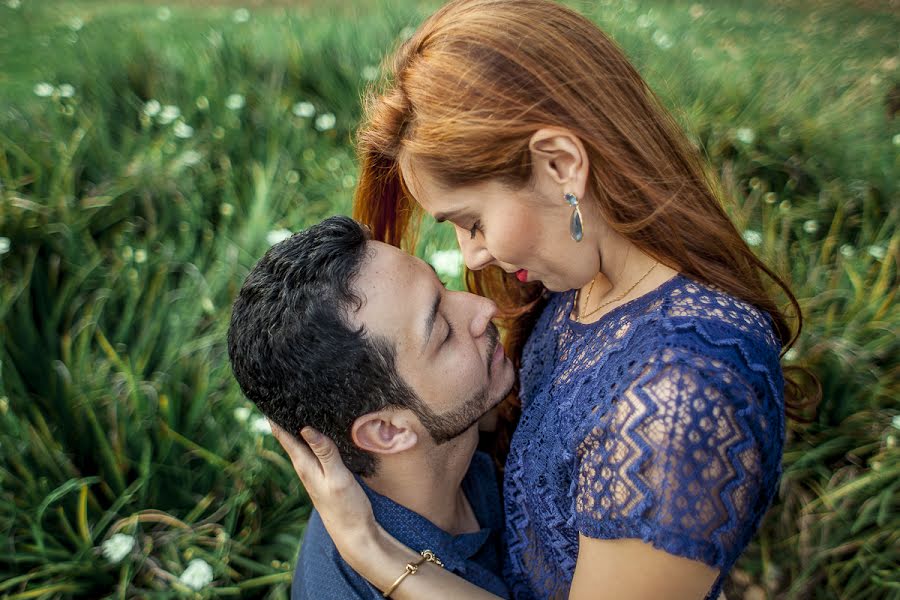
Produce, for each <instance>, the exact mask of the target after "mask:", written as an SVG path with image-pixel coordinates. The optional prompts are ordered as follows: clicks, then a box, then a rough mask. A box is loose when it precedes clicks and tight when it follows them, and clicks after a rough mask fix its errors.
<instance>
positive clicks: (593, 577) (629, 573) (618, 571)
mask: <svg viewBox="0 0 900 600" xmlns="http://www.w3.org/2000/svg"><path fill="white" fill-rule="evenodd" d="M578 544H579V546H578V561H577V562H576V563H575V578H574V579H573V580H572V588H571V591H570V592H569V599H570V600H588V599H590V600H613V599H615V600H620V599H621V600H656V599H657V598H667V599H671V600H702V599H703V598H705V597H706V594H707V593H708V592H709V589H710V588H711V587H712V585H713V583H714V582H715V580H716V577H717V576H718V574H719V571H718V569H714V568H712V567H710V566H708V565H706V564H704V563H702V562H699V561H696V560H690V559H688V558H683V557H681V556H675V555H674V554H669V553H668V552H664V551H662V550H658V549H656V548H654V547H653V546H652V545H650V544H648V543H646V542H643V541H641V540H635V539H621V540H598V539H594V538H589V537H586V536H584V535H581V536H579V539H578Z"/></svg>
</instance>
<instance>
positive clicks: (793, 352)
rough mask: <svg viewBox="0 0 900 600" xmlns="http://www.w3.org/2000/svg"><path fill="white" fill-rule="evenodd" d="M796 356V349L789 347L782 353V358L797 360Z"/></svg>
mask: <svg viewBox="0 0 900 600" xmlns="http://www.w3.org/2000/svg"><path fill="white" fill-rule="evenodd" d="M797 356H798V353H797V349H796V348H791V349H790V350H788V351H787V352H785V353H784V360H797Z"/></svg>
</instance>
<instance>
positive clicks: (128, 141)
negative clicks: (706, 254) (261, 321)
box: [0, 1, 900, 599]
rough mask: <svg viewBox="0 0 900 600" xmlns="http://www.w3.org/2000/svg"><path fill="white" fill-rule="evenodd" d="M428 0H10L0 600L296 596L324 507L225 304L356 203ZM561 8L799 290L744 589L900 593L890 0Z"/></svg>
mask: <svg viewBox="0 0 900 600" xmlns="http://www.w3.org/2000/svg"><path fill="white" fill-rule="evenodd" d="M433 6H434V4H430V5H427V6H423V7H419V6H416V5H414V3H411V2H410V3H404V4H401V5H400V6H399V8H398V7H397V6H393V7H387V6H375V7H367V8H356V9H355V8H353V5H348V4H345V3H337V2H335V3H331V4H329V5H328V6H326V7H325V8H324V9H319V10H312V9H291V10H287V9H285V8H284V7H282V6H274V7H271V8H267V9H260V10H251V11H248V12H247V13H246V14H244V13H238V12H237V8H238V7H235V6H233V5H226V6H219V7H210V8H204V9H196V8H188V7H186V6H184V5H172V6H170V7H165V8H166V10H167V11H168V12H161V9H162V8H164V7H161V6H160V5H155V4H154V5H150V6H145V5H139V4H133V5H129V4H115V5H112V4H109V3H103V2H96V1H82V2H75V3H71V4H62V5H60V4H56V3H49V2H39V1H33V2H25V3H23V4H22V5H21V6H20V7H19V8H16V9H12V8H9V6H8V5H7V4H0V36H2V39H3V42H4V43H3V44H0V236H2V237H3V238H6V239H8V240H9V242H8V246H9V247H8V250H7V251H6V252H2V250H3V248H4V247H5V245H6V243H5V242H3V240H0V540H2V543H0V597H3V598H39V597H47V598H50V597H91V598H94V597H121V598H126V597H129V598H130V597H152V598H155V597H160V598H162V597H173V596H179V595H190V594H199V595H200V596H202V597H220V596H223V597H224V596H237V597H271V598H285V597H287V593H288V585H289V581H290V575H291V564H292V562H293V559H294V556H295V553H296V549H297V539H298V538H299V536H300V534H301V533H302V531H303V527H304V523H305V520H306V518H307V516H308V513H309V510H310V505H309V502H308V500H307V499H306V497H305V495H304V493H303V491H302V489H301V488H300V486H299V485H298V484H297V482H296V478H295V476H294V475H293V472H292V470H291V468H290V465H289V464H288V463H287V461H286V460H285V459H284V458H283V457H282V455H281V454H280V452H279V451H278V448H277V445H276V444H275V443H274V442H273V440H272V439H271V437H270V436H268V435H266V433H265V432H264V431H263V430H260V429H258V428H257V422H256V417H257V415H255V413H252V412H249V413H248V411H247V409H248V405H247V404H246V403H245V401H244V400H243V399H242V398H241V396H240V393H239V391H238V389H237V387H236V385H235V384H234V382H233V381H232V378H231V375H230V372H229V369H228V365H227V357H226V353H225V348H224V334H225V330H226V327H227V322H228V317H229V308H230V303H231V300H232V298H233V297H234V295H235V293H236V291H237V288H238V285H239V284H240V282H241V280H242V278H243V276H244V275H245V274H246V272H247V270H248V269H249V267H250V266H251V265H252V264H253V263H254V262H255V260H256V259H257V258H258V257H259V256H260V255H261V254H262V253H263V252H264V251H265V249H266V248H267V247H268V244H269V238H270V236H271V234H272V233H273V232H274V233H276V234H277V232H278V231H279V230H281V229H283V228H287V229H291V230H296V229H299V228H302V227H304V226H306V225H308V224H310V223H313V222H315V221H317V220H319V219H320V218H322V217H324V216H326V215H328V214H332V213H334V212H347V211H348V210H349V208H350V198H351V194H352V189H353V186H354V185H355V174H356V173H355V164H354V162H353V149H352V144H351V135H352V131H353V129H354V127H355V124H356V121H357V120H358V117H359V95H360V93H361V90H362V89H363V88H364V86H365V85H367V80H368V79H370V78H371V77H372V76H373V70H372V67H373V66H374V65H377V64H378V63H379V61H380V59H381V56H382V55H383V54H384V53H385V52H387V51H388V50H389V49H390V48H391V47H392V46H393V44H394V43H395V42H396V40H397V39H398V38H399V37H401V36H402V35H404V28H406V27H409V26H411V25H415V24H416V23H417V22H418V21H419V20H420V19H421V18H422V17H423V16H424V14H427V13H428V12H429V11H430V9H431V8H433ZM576 6H577V7H578V8H581V9H582V10H583V11H584V12H585V13H587V14H589V15H590V16H591V17H592V18H594V19H596V20H597V21H598V22H599V23H600V24H601V25H602V26H603V27H604V28H605V29H606V30H608V31H609V32H610V33H611V34H612V35H613V37H614V38H615V39H617V40H618V41H619V42H620V43H621V44H622V45H623V47H624V48H625V50H626V52H627V53H628V54H629V55H630V56H631V57H632V58H633V59H634V60H635V62H636V63H637V64H638V66H639V67H640V68H641V70H642V72H644V73H645V74H646V75H647V78H648V80H649V81H650V83H651V86H652V87H654V88H655V89H656V90H657V91H658V92H659V94H660V96H661V97H662V99H663V101H664V103H666V104H667V105H668V106H670V107H672V108H673V110H674V112H675V113H676V115H677V116H678V118H679V119H680V120H681V121H682V122H683V123H684V125H685V126H686V128H687V129H688V131H689V133H690V135H691V136H692V138H693V139H694V140H695V142H696V144H697V145H698V147H700V148H701V150H702V151H703V152H705V153H706V154H707V155H708V157H709V159H710V161H711V163H712V165H713V167H714V168H715V169H716V171H717V172H718V173H719V174H720V176H721V178H722V181H723V185H724V187H725V189H726V191H728V192H729V195H730V196H732V197H733V198H735V200H736V202H735V204H734V206H733V207H732V214H733V216H734V218H735V220H736V222H737V223H738V225H739V227H740V228H741V229H742V230H743V231H745V235H746V237H747V239H748V240H750V241H752V242H754V243H756V244H757V245H756V248H757V250H758V251H759V252H760V254H761V255H762V256H764V257H765V258H766V259H767V261H768V262H769V263H770V264H772V265H773V266H775V267H776V268H777V269H778V270H779V272H781V273H783V274H784V275H785V276H786V277H787V279H788V280H789V281H790V283H791V284H792V286H793V289H794V291H795V293H796V294H797V296H798V297H799V298H800V300H801V303H802V305H803V308H804V313H805V316H806V321H805V327H804V333H803V336H802V337H801V339H800V342H799V345H798V347H797V349H796V351H795V352H793V353H792V354H791V357H790V362H792V363H794V364H799V365H803V366H807V367H809V368H811V369H812V370H813V371H814V372H815V373H816V374H817V375H818V377H819V379H820V381H821V383H822V385H823V390H824V401H823V403H822V405H821V406H820V407H819V410H818V413H817V416H816V420H815V422H814V423H813V424H811V425H808V426H803V427H801V426H795V427H793V428H792V429H791V431H790V432H789V447H788V450H787V453H786V455H785V476H784V479H783V484H782V489H781V494H780V496H779V499H778V502H777V505H776V506H775V507H774V508H773V510H772V511H771V512H770V514H769V516H768V517H767V520H766V522H765V524H764V527H763V530H762V532H761V533H760V535H759V536H758V537H757V540H756V541H755V542H754V545H753V546H752V547H751V548H750V549H749V550H748V552H747V553H746V555H745V557H744V558H743V559H742V561H741V563H740V565H739V568H738V570H737V571H736V572H735V574H734V576H733V577H732V581H731V583H730V585H731V589H730V592H731V594H730V596H729V597H731V595H735V596H737V597H741V596H742V595H743V594H744V593H745V592H746V591H751V590H752V591H754V592H757V593H759V592H762V593H764V594H767V595H768V596H769V597H771V598H798V599H799V598H900V579H898V575H897V573H898V565H900V556H898V548H900V544H898V539H897V536H898V533H897V532H898V531H900V517H898V514H900V512H898V508H900V506H898V505H900V494H898V483H897V482H898V481H900V461H898V450H897V437H898V436H900V420H898V418H897V415H898V413H900V407H898V403H897V398H898V397H900V383H898V370H900V360H898V357H900V343H898V338H897V331H898V330H900V313H898V310H897V306H896V301H897V259H898V250H900V248H898V246H900V234H898V219H900V214H898V213H900V208H898V207H900V203H898V202H897V189H896V174H897V165H898V152H897V147H898V144H900V138H898V137H897V135H898V134H900V127H898V125H897V123H896V122H895V121H894V120H892V119H890V118H889V117H888V116H887V115H886V112H885V104H884V98H885V94H887V92H888V90H889V89H890V88H891V86H892V85H893V84H894V83H895V82H896V80H897V77H898V74H897V67H898V65H897V62H898V59H897V56H896V44H895V43H893V42H891V39H890V36H891V32H893V31H896V29H897V25H898V18H897V17H896V16H894V15H892V14H889V13H879V12H877V11H874V12H872V11H869V10H867V9H848V8H840V7H839V6H838V5H837V4H835V3H832V4H826V5H820V6H819V8H817V9H816V10H815V11H810V10H808V9H804V8H803V7H802V5H800V4H799V3H778V4H772V5H767V8H766V9H765V10H759V9H758V8H754V7H753V5H751V4H749V3H742V2H737V1H734V2H727V3H716V4H715V5H710V6H700V5H698V4H694V3H685V2H666V3H662V2H634V1H624V2H615V3H614V2H599V3H594V2H590V3H581V4H576ZM354 11H355V12H354ZM161 17H163V18H161ZM245 17H246V19H245ZM76 19H77V20H76ZM839 34H840V35H839ZM41 82H46V83H48V84H50V85H52V86H53V91H52V93H51V94H50V95H49V96H47V97H39V96H37V95H36V94H35V93H34V92H35V85H36V84H39V83H41ZM61 84H69V85H71V86H72V90H71V91H72V92H73V93H72V94H71V95H70V94H69V93H68V92H69V90H68V89H66V88H64V87H63V86H62V85H61ZM152 100H155V101H157V102H159V104H160V106H159V109H158V110H154V108H156V107H155V106H154V104H153V103H152V102H151V101H152ZM301 103H308V104H309V105H311V106H312V111H310V107H309V106H308V105H307V104H301ZM166 105H170V106H177V107H178V111H179V113H180V114H179V116H178V117H176V118H173V119H172V120H171V122H167V123H166V122H165V121H166V120H167V119H166V118H163V117H164V114H165V112H166V111H165V109H164V107H165V106H166ZM168 112H169V113H171V112H172V111H171V109H169V111H168ZM311 112H312V113H313V114H311ZM326 114H327V115H333V121H334V124H333V126H329V125H330V121H331V119H330V118H327V117H322V115H326ZM320 117H321V118H320ZM452 246H453V238H452V232H450V231H448V230H446V229H444V228H441V227H437V226H434V225H428V226H426V234H425V235H424V240H423V247H422V251H423V252H424V253H425V254H430V253H431V252H432V251H434V250H436V249H439V248H449V247H452ZM452 284H453V285H455V286H459V285H460V282H459V281H455V282H452ZM248 414H249V416H248ZM117 534H125V535H127V536H129V537H130V538H131V539H133V540H134V547H133V548H132V550H131V551H130V553H129V554H128V555H127V556H126V557H125V558H123V559H122V560H121V561H120V562H112V561H111V560H109V558H108V557H107V556H104V555H103V553H102V547H103V544H104V542H107V541H108V540H110V539H112V538H113V536H115V535H117ZM116 539H120V538H116ZM197 558H200V559H203V560H204V561H206V562H207V563H208V564H210V565H211V566H212V570H213V577H214V579H213V582H212V583H211V584H210V585H208V586H206V587H204V588H203V589H201V590H199V591H197V592H194V591H192V590H191V589H190V588H188V587H186V584H185V583H183V582H181V581H179V577H180V576H181V575H182V573H183V572H184V571H185V569H186V567H187V565H188V564H189V563H190V561H192V560H194V559H197Z"/></svg>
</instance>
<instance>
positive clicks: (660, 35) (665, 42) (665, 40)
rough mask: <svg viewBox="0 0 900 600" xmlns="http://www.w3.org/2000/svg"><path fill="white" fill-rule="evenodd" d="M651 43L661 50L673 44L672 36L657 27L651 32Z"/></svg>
mask: <svg viewBox="0 0 900 600" xmlns="http://www.w3.org/2000/svg"><path fill="white" fill-rule="evenodd" d="M653 43H654V44H656V45H657V46H659V47H660V48H662V49H663V50H668V49H669V48H671V47H672V46H673V45H674V42H673V41H672V38H670V37H669V35H668V34H667V33H665V32H664V31H663V30H661V29H657V30H656V31H654V32H653Z"/></svg>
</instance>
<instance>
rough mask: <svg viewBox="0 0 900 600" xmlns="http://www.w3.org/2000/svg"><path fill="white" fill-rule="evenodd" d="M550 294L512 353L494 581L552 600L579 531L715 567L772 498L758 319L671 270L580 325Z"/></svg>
mask: <svg viewBox="0 0 900 600" xmlns="http://www.w3.org/2000/svg"><path fill="white" fill-rule="evenodd" d="M574 298H575V293H574V292H567V293H561V294H553V295H552V296H551V298H550V300H549V303H548V305H547V306H546V308H545V309H544V311H543V313H542V314H541V317H540V319H539V320H538V322H537V324H536V325H535V329H534V331H533V332H532V334H531V336H530V338H529V340H528V343H527V344H526V346H525V349H524V353H523V362H522V369H521V391H520V397H521V400H522V416H521V420H520V422H519V425H518V427H517V429H516V432H515V435H514V436H513V439H512V445H511V448H510V454H509V458H508V460H507V464H506V473H505V480H504V486H505V489H504V494H503V495H504V502H505V509H506V541H507V544H508V550H507V559H506V565H505V577H506V578H507V581H508V583H509V585H510V589H511V591H512V593H513V596H514V597H515V598H517V599H530V598H566V597H567V596H568V593H569V588H570V587H571V583H572V577H573V575H574V571H575V561H576V559H577V557H578V536H579V534H583V535H585V536H587V537H591V538H598V539H622V538H637V539H641V540H644V541H646V542H649V543H651V544H653V546H655V547H656V548H659V549H661V550H664V551H666V552H669V553H671V554H675V555H678V556H683V557H687V558H690V559H694V560H698V561H702V562H704V563H706V564H707V565H710V566H712V567H714V568H717V569H719V570H720V575H719V577H718V579H717V580H716V582H715V584H714V585H713V587H712V588H711V589H710V591H709V594H708V596H707V597H708V598H712V599H715V598H717V597H718V593H719V590H720V589H721V584H722V579H723V578H724V576H725V575H726V574H727V572H728V571H729V570H730V569H731V567H732V566H733V565H734V563H735V561H736V560H737V558H738V556H739V555H740V554H741V552H742V551H743V549H744V548H745V547H746V546H747V543H748V542H749V541H750V539H751V537H752V536H753V534H754V533H755V531H756V529H757V527H758V525H759V522H760V520H761V519H762V516H763V514H764V513H765V512H766V509H767V508H768V506H769V504H770V503H771V501H772V498H773V497H774V495H775V492H776V487H777V483H778V479H779V477H780V475H781V455H782V449H783V445H784V399H783V397H784V382H783V378H782V372H781V367H780V364H779V351H780V344H779V342H778V340H777V338H776V337H775V334H774V332H773V329H772V325H771V321H770V319H769V317H768V315H766V314H764V313H762V312H760V311H759V310H757V309H756V308H754V307H752V306H750V305H748V304H746V303H744V302H741V301H738V300H736V299H735V298H733V297H731V296H729V295H727V294H725V293H723V292H721V291H718V290H716V289H713V288H710V287H708V286H705V285H702V284H699V283H696V282H694V281H692V280H690V279H688V278H686V277H684V276H682V275H677V276H675V277H674V278H672V279H670V280H669V281H667V282H666V283H664V284H663V285H661V286H660V287H659V288H658V289H656V290H655V291H653V292H650V293H649V294H646V295H644V296H641V297H639V298H637V299H635V300H633V301H631V302H629V303H627V304H625V305H623V306H620V307H618V308H617V309H615V310H613V311H612V312H610V313H608V314H606V315H604V316H603V317H602V318H601V319H600V320H599V321H597V322H595V323H589V324H579V323H575V322H573V321H572V320H571V319H570V317H569V315H570V314H571V312H572V307H573V301H574Z"/></svg>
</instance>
